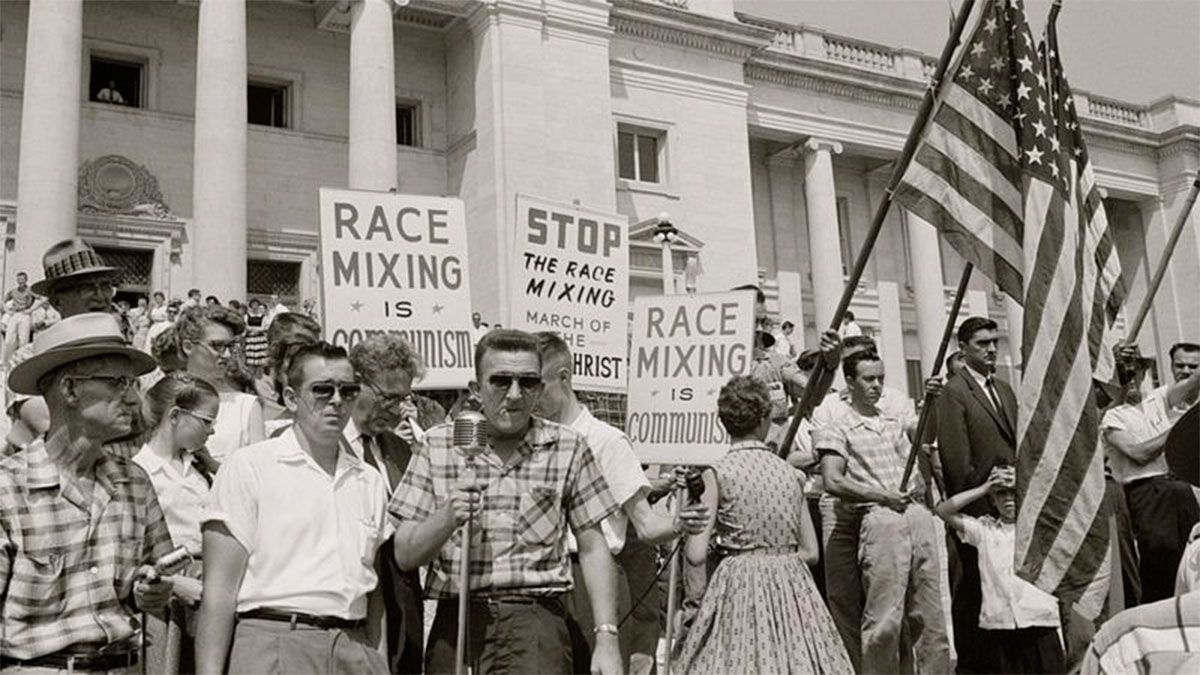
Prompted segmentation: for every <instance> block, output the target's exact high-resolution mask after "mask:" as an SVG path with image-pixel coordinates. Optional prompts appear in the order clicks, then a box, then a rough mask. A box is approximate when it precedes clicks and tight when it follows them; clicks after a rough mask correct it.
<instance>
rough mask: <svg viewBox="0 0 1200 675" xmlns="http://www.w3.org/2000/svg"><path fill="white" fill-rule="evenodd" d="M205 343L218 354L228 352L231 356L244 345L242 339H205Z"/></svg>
mask: <svg viewBox="0 0 1200 675" xmlns="http://www.w3.org/2000/svg"><path fill="white" fill-rule="evenodd" d="M204 344H205V345H206V346H207V347H208V348H209V349H211V350H213V352H215V353H217V354H225V353H228V354H230V355H231V356H232V355H234V354H237V351H238V350H239V349H241V347H242V343H241V341H240V340H205V341H204Z"/></svg>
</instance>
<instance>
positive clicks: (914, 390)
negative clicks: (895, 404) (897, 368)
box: [904, 359, 925, 401]
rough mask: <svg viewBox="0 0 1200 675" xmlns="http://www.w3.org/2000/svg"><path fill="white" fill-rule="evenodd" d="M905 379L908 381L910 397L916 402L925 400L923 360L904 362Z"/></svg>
mask: <svg viewBox="0 0 1200 675" xmlns="http://www.w3.org/2000/svg"><path fill="white" fill-rule="evenodd" d="M904 370H905V371H907V372H905V375H906V376H907V377H906V378H905V379H907V380H908V397H909V398H911V399H913V400H915V401H922V400H924V399H925V376H924V374H923V373H922V372H921V359H905V360H904Z"/></svg>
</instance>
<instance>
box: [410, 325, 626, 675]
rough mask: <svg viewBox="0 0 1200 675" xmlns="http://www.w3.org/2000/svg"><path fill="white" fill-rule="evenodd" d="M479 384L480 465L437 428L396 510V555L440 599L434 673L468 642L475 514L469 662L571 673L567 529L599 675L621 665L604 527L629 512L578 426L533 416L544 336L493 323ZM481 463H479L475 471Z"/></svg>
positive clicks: (429, 663) (480, 667) (478, 350)
mask: <svg viewBox="0 0 1200 675" xmlns="http://www.w3.org/2000/svg"><path fill="white" fill-rule="evenodd" d="M475 376H476V378H477V381H476V382H473V383H472V384H471V387H472V390H474V391H477V392H478V393H479V396H480V399H481V401H482V403H483V414H484V415H485V416H486V417H487V420H488V422H489V423H490V427H491V428H490V430H489V435H488V438H487V446H486V447H485V448H483V449H482V452H480V453H479V454H478V456H477V457H475V458H474V459H473V460H470V461H469V460H468V458H467V456H466V454H465V453H463V452H461V451H459V450H458V449H456V448H455V447H454V445H453V429H452V426H451V425H441V426H438V427H434V428H433V429H431V430H430V431H429V433H428V434H427V435H426V438H425V443H424V444H423V445H422V446H420V448H419V449H418V451H417V453H416V454H415V455H414V456H413V461H412V463H411V464H410V466H409V470H408V473H406V474H405V475H404V480H403V481H401V483H400V486H399V488H397V490H396V494H395V495H393V497H392V502H391V505H390V506H389V511H390V512H391V514H392V516H394V517H395V518H396V519H397V520H398V523H397V525H396V561H397V562H398V563H399V564H400V567H402V568H404V569H415V568H416V567H419V566H421V565H427V564H429V565H430V569H429V577H428V579H429V581H428V588H427V590H428V593H429V595H430V596H431V597H433V598H436V599H437V600H438V609H437V617H436V618H435V619H434V622H433V631H432V634H431V635H430V638H429V645H428V651H427V653H426V659H425V661H426V670H427V671H429V672H439V673H444V672H449V671H450V670H452V669H453V667H454V659H455V649H456V644H457V623H458V621H459V618H460V617H458V603H457V602H456V596H457V595H458V594H459V593H461V592H464V591H465V590H467V589H462V588H459V585H458V578H459V577H458V575H459V569H460V567H461V566H462V565H463V564H465V563H466V561H463V560H462V559H461V553H460V551H461V549H460V546H461V541H460V539H461V536H462V535H461V530H460V529H459V527H460V526H461V525H462V524H463V523H464V522H466V521H467V519H468V518H473V519H474V521H475V523H476V525H475V527H473V528H472V540H473V542H472V543H473V544H474V545H473V547H472V551H473V552H472V553H471V560H470V565H469V566H468V569H469V572H470V576H469V583H470V589H469V591H470V594H471V600H472V603H471V605H470V620H469V632H468V644H467V645H465V649H466V656H467V662H468V664H470V665H471V666H473V667H474V668H475V669H476V670H477V671H478V672H503V673H566V672H571V669H572V654H571V640H570V638H569V633H568V625H567V619H566V610H565V607H564V600H565V596H566V594H567V593H568V592H569V591H570V590H571V563H570V559H569V558H568V557H567V541H566V537H567V526H568V525H569V526H570V528H571V530H572V531H574V533H575V536H576V539H577V541H578V544H579V564H580V567H581V568H582V570H583V577H584V579H585V581H586V583H587V587H588V590H589V594H590V596H591V601H592V617H593V619H594V620H595V626H596V627H595V635H596V647H595V650H594V652H593V654H592V664H591V665H592V667H591V672H593V673H596V672H599V673H606V674H607V673H620V672H622V664H621V654H620V649H619V644H618V639H617V633H618V631H617V626H616V624H617V606H616V570H615V567H614V565H613V560H612V555H611V554H610V553H609V550H608V546H607V545H606V543H605V540H604V533H603V531H602V530H601V528H600V523H601V522H602V521H603V520H604V519H605V518H608V517H609V516H611V515H612V514H613V513H614V512H615V511H616V510H617V508H618V505H617V503H616V502H615V501H614V500H613V498H612V495H611V494H610V492H609V488H608V484H607V483H606V482H605V480H604V477H603V475H602V474H601V473H600V469H599V467H598V466H597V464H596V460H595V458H594V456H593V455H592V451H591V450H590V449H589V448H588V446H587V442H586V441H585V440H584V437H583V436H582V435H581V434H579V433H578V432H576V431H574V430H572V429H570V428H568V427H564V426H562V425H559V424H555V423H553V422H548V421H546V420H543V419H540V418H537V417H533V415H532V413H533V408H534V405H535V403H536V402H537V399H538V396H539V395H540V394H541V393H542V389H543V382H542V364H541V359H540V358H539V356H538V343H537V339H536V338H534V337H533V336H532V335H530V334H528V333H524V332H521V331H515V330H502V329H496V330H493V331H492V332H490V333H488V334H487V336H485V337H484V338H483V340H481V341H480V342H479V343H478V344H477V345H476V347H475ZM472 465H473V466H474V471H472V470H471V469H470V468H469V467H470V466H472Z"/></svg>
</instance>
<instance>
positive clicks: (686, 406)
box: [625, 291, 754, 464]
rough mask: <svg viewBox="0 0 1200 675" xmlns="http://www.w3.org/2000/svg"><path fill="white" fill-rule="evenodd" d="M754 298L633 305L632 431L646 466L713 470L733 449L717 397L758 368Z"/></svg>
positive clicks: (719, 296)
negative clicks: (708, 466)
mask: <svg viewBox="0 0 1200 675" xmlns="http://www.w3.org/2000/svg"><path fill="white" fill-rule="evenodd" d="M753 340H754V291H733V292H729V293H709V294H702V295H658V296H650V297H640V298H635V299H634V301H633V347H632V350H631V352H630V355H629V406H628V415H627V418H626V419H627V421H626V423H625V431H626V434H627V435H628V436H629V440H630V441H631V442H632V443H633V448H634V451H635V452H636V453H637V455H638V458H639V459H640V460H641V461H642V462H643V463H647V464H712V463H713V462H715V461H716V460H718V459H720V458H721V456H723V455H724V454H725V451H726V450H728V449H729V435H728V434H727V433H726V432H725V428H724V427H722V426H721V422H720V420H719V419H718V418H717V395H718V393H720V391H721V387H722V386H723V385H724V384H725V383H726V382H728V381H729V379H730V378H732V377H733V376H735V375H745V374H748V373H749V372H750V368H751V365H752V363H753Z"/></svg>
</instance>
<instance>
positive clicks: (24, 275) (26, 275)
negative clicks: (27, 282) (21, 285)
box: [17, 272, 29, 279]
mask: <svg viewBox="0 0 1200 675" xmlns="http://www.w3.org/2000/svg"><path fill="white" fill-rule="evenodd" d="M17 276H19V277H25V278H26V279H28V278H29V275H28V274H25V273H24V272H17Z"/></svg>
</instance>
